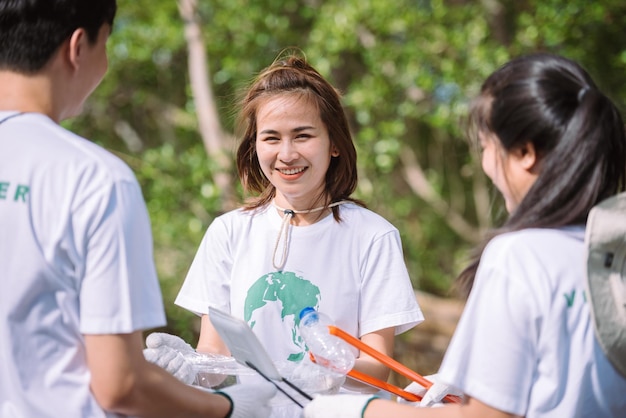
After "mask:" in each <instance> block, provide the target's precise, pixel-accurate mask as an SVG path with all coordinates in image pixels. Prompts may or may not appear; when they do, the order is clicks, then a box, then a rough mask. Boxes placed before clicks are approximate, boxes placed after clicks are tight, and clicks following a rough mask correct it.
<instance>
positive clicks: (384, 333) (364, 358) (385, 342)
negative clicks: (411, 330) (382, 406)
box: [344, 327, 395, 393]
mask: <svg viewBox="0 0 626 418" xmlns="http://www.w3.org/2000/svg"><path fill="white" fill-rule="evenodd" d="M394 337H395V328H394V327H391V328H385V329H381V330H378V331H375V332H372V333H369V334H365V335H363V336H362V337H361V338H360V340H361V341H362V342H363V343H365V344H367V345H369V346H370V347H372V348H373V349H375V350H376V351H379V352H381V353H382V354H385V355H386V356H389V357H392V356H393V348H394ZM354 369H355V370H357V371H359V372H362V373H365V374H368V375H370V376H373V377H375V378H377V379H380V380H382V381H384V382H386V381H387V379H388V378H389V372H390V370H389V368H388V367H387V366H385V365H384V364H382V363H381V362H380V361H378V360H376V359H375V358H373V357H372V356H370V355H369V354H367V353H364V352H361V354H360V355H359V357H358V358H357V359H356V362H355V364H354ZM344 387H345V388H346V389H350V390H356V391H359V392H364V393H375V392H377V389H375V388H373V387H372V386H370V385H367V384H364V383H361V382H359V381H357V380H354V379H351V378H350V377H348V378H347V379H346V383H344Z"/></svg>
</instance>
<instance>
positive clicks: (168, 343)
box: [143, 332, 196, 385]
mask: <svg viewBox="0 0 626 418" xmlns="http://www.w3.org/2000/svg"><path fill="white" fill-rule="evenodd" d="M146 347H148V348H146V349H145V350H143V356H144V357H145V358H146V360H148V361H149V362H150V363H153V364H156V365H157V366H159V367H161V368H163V369H165V370H167V372H168V373H170V374H171V375H173V376H174V377H176V378H177V379H178V380H180V381H181V382H183V383H186V384H188V385H190V384H192V383H193V382H194V380H195V379H196V369H195V367H194V366H193V364H192V363H191V362H189V361H187V360H186V359H185V354H186V353H195V350H194V349H193V347H191V346H190V345H189V344H187V343H186V342H185V341H183V339H182V338H180V337H177V336H176V335H171V334H165V333H162V332H153V333H152V334H150V335H148V338H146Z"/></svg>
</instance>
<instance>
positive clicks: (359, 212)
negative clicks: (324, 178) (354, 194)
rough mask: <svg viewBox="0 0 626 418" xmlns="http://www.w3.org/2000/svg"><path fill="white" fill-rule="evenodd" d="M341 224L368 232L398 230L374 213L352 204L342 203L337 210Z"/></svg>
mask: <svg viewBox="0 0 626 418" xmlns="http://www.w3.org/2000/svg"><path fill="white" fill-rule="evenodd" d="M339 216H341V222H342V223H345V224H347V225H349V226H352V227H355V228H362V229H365V230H370V231H379V232H383V233H384V232H391V231H397V230H398V229H397V228H396V227H395V226H394V225H393V224H392V223H391V222H389V221H388V220H387V219H385V218H384V217H382V216H381V215H379V214H377V213H376V212H374V211H372V210H370V209H367V208H364V207H362V206H359V205H357V204H354V203H344V204H343V205H341V207H340V209H339Z"/></svg>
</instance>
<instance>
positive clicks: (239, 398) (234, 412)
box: [215, 382, 276, 418]
mask: <svg viewBox="0 0 626 418" xmlns="http://www.w3.org/2000/svg"><path fill="white" fill-rule="evenodd" d="M215 393H217V394H219V395H223V396H226V397H227V398H228V399H230V402H231V403H232V409H231V411H230V414H229V415H227V417H228V418H267V417H269V416H270V414H271V412H272V407H271V406H270V405H269V402H270V400H271V399H272V398H273V397H274V395H276V387H274V385H272V384H271V383H270V382H258V383H254V384H246V383H241V384H238V385H233V386H228V387H226V388H224V389H220V390H219V391H217V392H215Z"/></svg>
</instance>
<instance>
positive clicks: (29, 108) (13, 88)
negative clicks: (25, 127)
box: [0, 71, 58, 120]
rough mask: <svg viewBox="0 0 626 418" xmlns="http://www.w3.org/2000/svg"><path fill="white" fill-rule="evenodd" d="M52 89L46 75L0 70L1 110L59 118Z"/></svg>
mask: <svg viewBox="0 0 626 418" xmlns="http://www.w3.org/2000/svg"><path fill="white" fill-rule="evenodd" d="M52 91H53V89H52V86H51V83H50V80H49V79H48V78H46V77H42V76H39V75H32V76H31V75H24V74H19V73H14V72H11V71H0V110H12V111H18V112H29V113H42V114H44V115H47V116H49V117H50V118H51V119H53V120H58V118H57V117H56V114H55V111H54V107H55V106H54V104H53V100H52V94H51V93H52Z"/></svg>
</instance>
